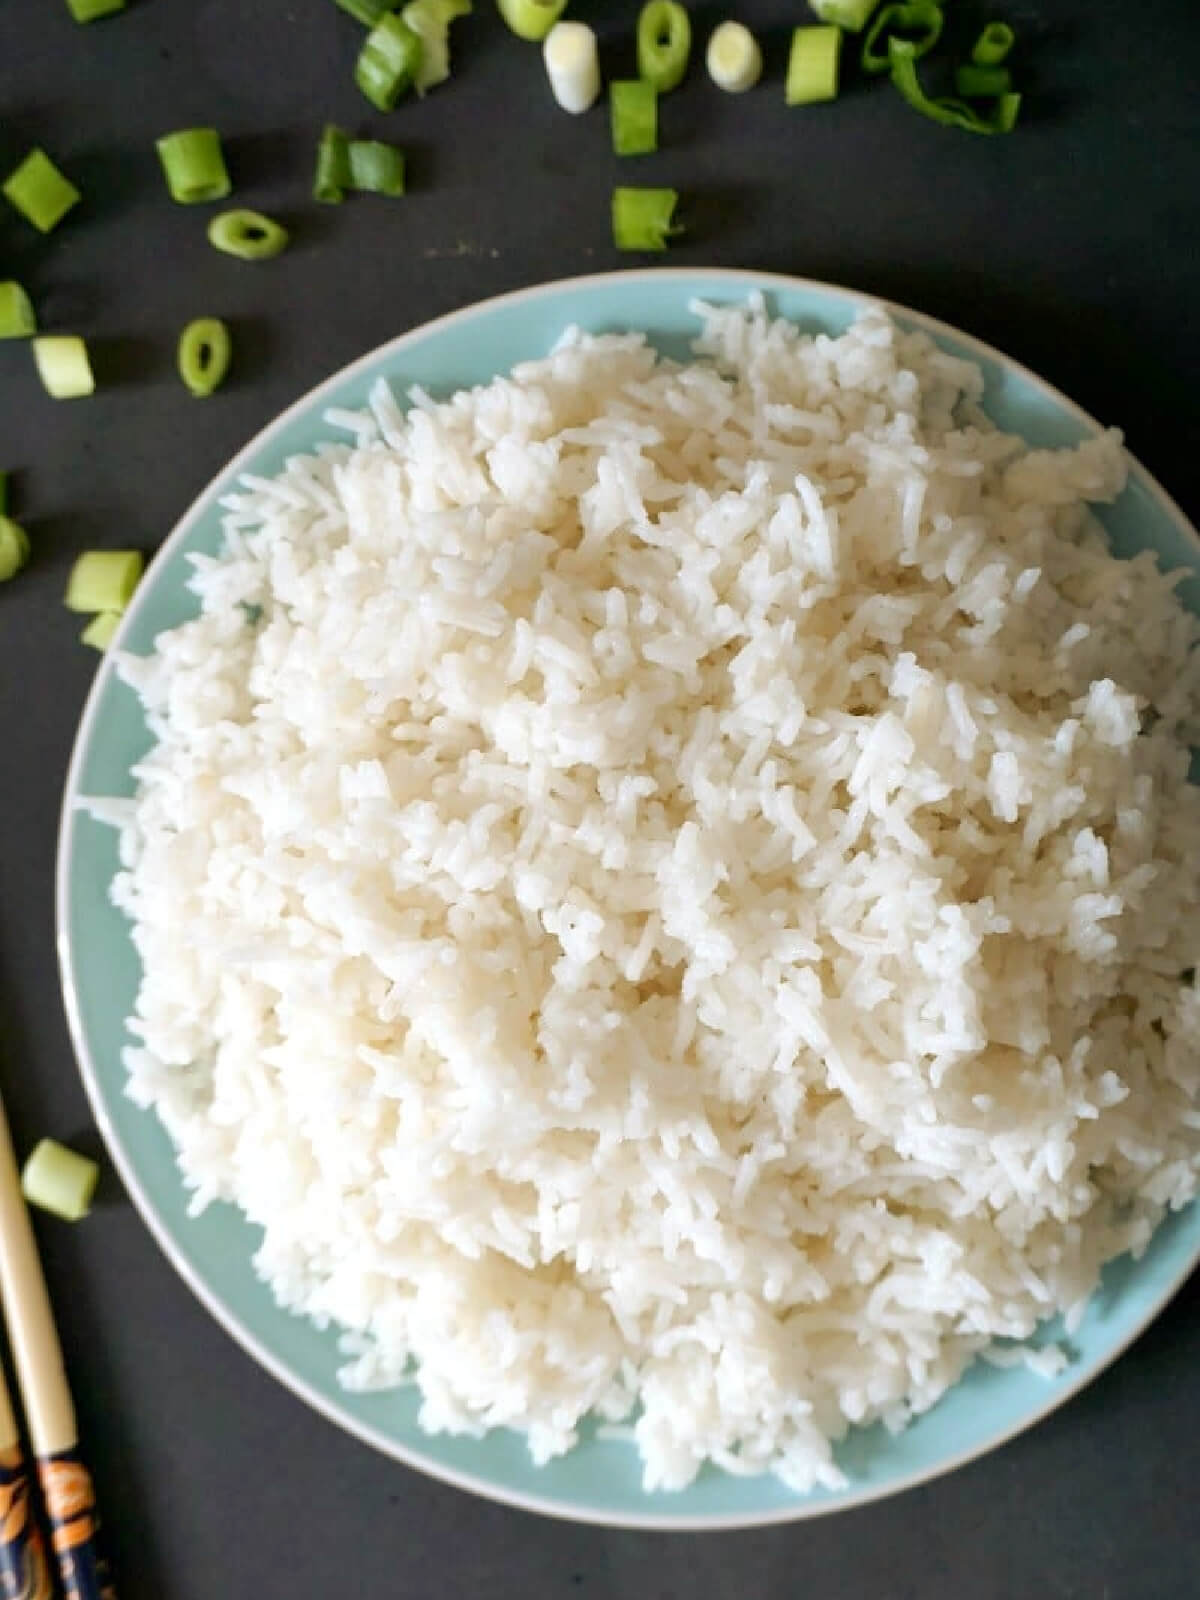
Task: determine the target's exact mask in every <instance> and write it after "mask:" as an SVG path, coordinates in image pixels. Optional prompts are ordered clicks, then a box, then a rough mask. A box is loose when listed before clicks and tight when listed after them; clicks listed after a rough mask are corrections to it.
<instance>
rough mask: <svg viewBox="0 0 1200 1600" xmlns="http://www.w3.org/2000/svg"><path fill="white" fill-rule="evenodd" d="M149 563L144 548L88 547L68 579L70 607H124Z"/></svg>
mask: <svg viewBox="0 0 1200 1600" xmlns="http://www.w3.org/2000/svg"><path fill="white" fill-rule="evenodd" d="M144 565H145V563H144V561H143V560H142V552H141V551H140V550H85V551H84V553H83V555H81V556H80V557H79V559H78V560H77V561H76V563H75V565H74V566H73V567H72V568H71V575H70V577H69V578H68V579H67V592H66V595H65V597H64V599H63V604H64V605H65V606H66V608H67V610H68V611H117V612H120V611H124V609H125V607H126V606H127V605H128V604H129V602H130V600H131V599H132V598H133V591H134V590H135V589H136V588H137V586H138V582H139V580H140V578H141V576H142V569H143V567H144Z"/></svg>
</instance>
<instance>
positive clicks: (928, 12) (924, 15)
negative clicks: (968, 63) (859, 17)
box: [862, 0, 942, 72]
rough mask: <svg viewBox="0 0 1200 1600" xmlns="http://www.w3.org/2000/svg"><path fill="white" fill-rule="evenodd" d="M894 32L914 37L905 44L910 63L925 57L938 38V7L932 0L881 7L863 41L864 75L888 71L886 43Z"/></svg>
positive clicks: (939, 7) (889, 69)
mask: <svg viewBox="0 0 1200 1600" xmlns="http://www.w3.org/2000/svg"><path fill="white" fill-rule="evenodd" d="M897 33H906V34H916V38H915V39H909V41H908V42H909V43H910V44H911V45H912V47H913V59H914V60H916V59H918V58H919V57H921V56H923V55H926V54H928V52H929V51H930V50H932V49H933V47H934V45H935V44H936V43H937V42H938V40H939V39H940V38H941V36H942V8H941V6H940V5H938V4H937V3H936V0H908V3H907V4H897V5H888V6H884V8H883V10H882V11H881V12H880V13H879V15H878V16H877V17H876V18H875V21H874V22H873V23H872V24H871V28H870V32H869V33H868V34H867V37H866V39H865V40H864V41H863V47H862V64H863V71H864V72H890V71H891V70H892V64H891V60H890V58H889V56H888V44H889V43H890V41H891V39H892V37H893V36H894V35H895V34H897ZM876 46H878V47H879V48H878V49H877V48H876Z"/></svg>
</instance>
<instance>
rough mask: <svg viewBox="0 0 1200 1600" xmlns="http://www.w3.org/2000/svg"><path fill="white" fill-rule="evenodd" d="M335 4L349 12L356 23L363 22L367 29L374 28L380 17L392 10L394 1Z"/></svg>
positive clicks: (349, 0) (340, 1)
mask: <svg viewBox="0 0 1200 1600" xmlns="http://www.w3.org/2000/svg"><path fill="white" fill-rule="evenodd" d="M334 4H335V5H339V6H341V8H342V10H343V11H348V12H349V13H350V15H351V16H352V17H353V18H354V20H355V22H361V23H362V24H363V26H364V27H367V28H373V27H374V26H375V24H376V23H377V22H378V21H379V19H380V17H383V16H386V15H387V13H388V12H389V11H390V10H391V9H392V0H334Z"/></svg>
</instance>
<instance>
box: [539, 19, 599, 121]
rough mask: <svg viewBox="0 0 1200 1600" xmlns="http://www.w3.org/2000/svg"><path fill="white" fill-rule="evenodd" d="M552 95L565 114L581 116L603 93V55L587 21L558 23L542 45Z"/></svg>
mask: <svg viewBox="0 0 1200 1600" xmlns="http://www.w3.org/2000/svg"><path fill="white" fill-rule="evenodd" d="M542 60H543V62H544V63H545V66H546V77H547V78H548V79H549V80H550V92H551V94H552V95H553V96H554V98H555V100H556V101H557V102H558V104H559V105H560V106H561V107H562V108H563V110H564V111H569V112H570V113H571V115H572V116H580V115H582V113H583V112H585V111H587V110H588V109H589V108H590V107H591V106H593V105H595V103H596V98H597V96H598V95H599V93H600V52H599V50H598V48H597V46H596V35H595V34H594V33H593V32H592V30H591V28H589V27H588V25H587V23H586V22H556V23H555V24H554V26H553V27H552V28H551V29H550V32H549V33H548V34H547V35H546V42H545V43H544V44H543V45H542Z"/></svg>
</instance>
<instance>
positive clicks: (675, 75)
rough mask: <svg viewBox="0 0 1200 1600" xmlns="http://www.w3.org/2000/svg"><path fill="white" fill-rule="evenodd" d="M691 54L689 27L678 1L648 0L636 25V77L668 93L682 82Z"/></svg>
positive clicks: (689, 21) (659, 90) (689, 20)
mask: <svg viewBox="0 0 1200 1600" xmlns="http://www.w3.org/2000/svg"><path fill="white" fill-rule="evenodd" d="M691 52H692V24H691V19H690V18H689V16H688V14H687V12H686V11H685V10H684V9H683V7H682V6H681V5H679V4H677V0H649V4H648V5H644V6H643V7H642V10H641V14H640V15H639V17H638V22H637V64H638V76H639V77H640V78H645V80H646V82H647V83H652V84H653V85H654V87H655V88H656V89H657V90H658V92H659V94H668V93H669V92H670V91H671V90H672V89H674V88H676V87H677V85H679V84H680V83H682V82H683V75H684V73H685V72H686V71H687V66H688V57H689V55H691Z"/></svg>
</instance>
